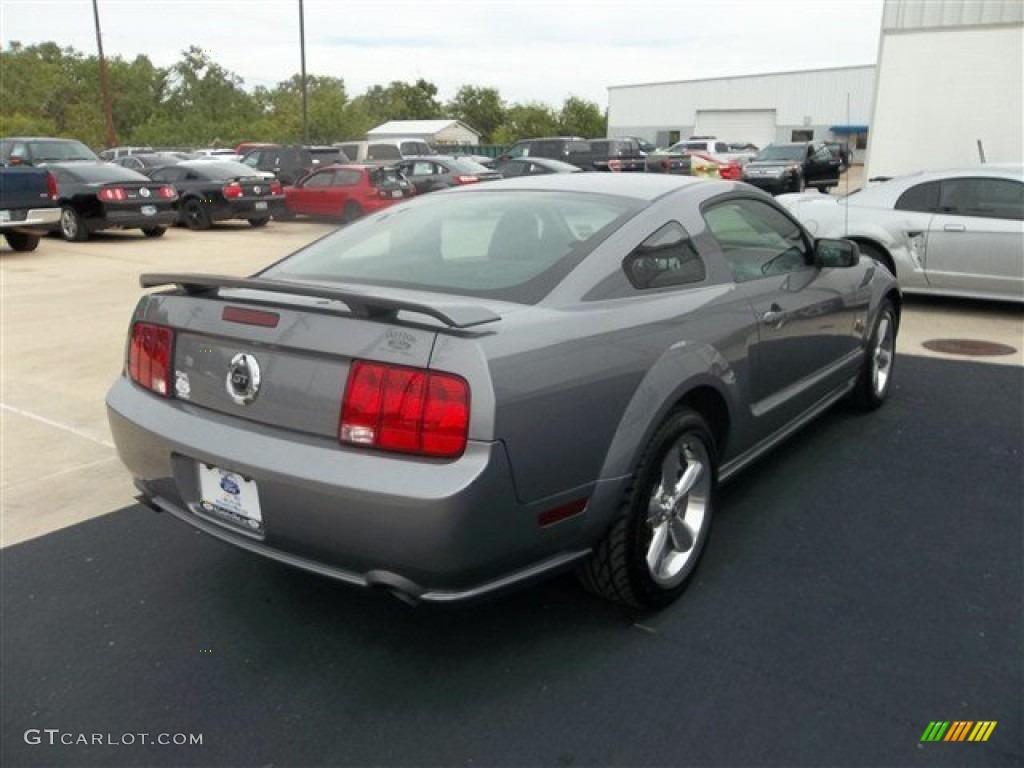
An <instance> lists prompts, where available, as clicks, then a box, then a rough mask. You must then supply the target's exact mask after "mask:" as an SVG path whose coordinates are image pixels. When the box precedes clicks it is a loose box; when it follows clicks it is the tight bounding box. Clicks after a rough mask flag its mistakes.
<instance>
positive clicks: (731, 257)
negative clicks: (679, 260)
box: [704, 198, 807, 283]
mask: <svg viewBox="0 0 1024 768" xmlns="http://www.w3.org/2000/svg"><path fill="white" fill-rule="evenodd" d="M704 221H705V222H706V223H707V226H708V230H709V231H710V232H711V234H712V235H713V236H714V238H715V240H716V241H717V242H718V245H719V247H721V249H722V254H723V255H724V256H725V260H726V262H727V263H728V264H729V268H730V269H731V270H732V274H733V277H734V278H735V279H736V282H737V283H742V282H746V281H747V280H756V279H759V278H762V277H769V276H771V275H780V274H785V273H787V272H797V271H799V270H802V269H804V268H805V267H806V266H807V243H806V241H805V240H804V236H803V233H802V232H801V230H800V227H799V226H797V225H796V224H795V223H794V222H793V221H792V220H791V219H789V218H788V217H787V216H785V215H784V214H783V213H782V212H781V211H779V210H777V209H776V208H775V207H774V206H772V205H769V204H768V203H765V202H763V201H761V200H752V199H749V198H737V199H734V200H727V201H725V202H722V203H718V204H717V205H713V206H710V207H708V208H707V209H705V210H704Z"/></svg>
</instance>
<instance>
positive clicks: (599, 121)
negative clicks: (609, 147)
mask: <svg viewBox="0 0 1024 768" xmlns="http://www.w3.org/2000/svg"><path fill="white" fill-rule="evenodd" d="M558 130H559V132H560V133H561V134H562V135H563V136H583V137H584V138H588V139H592V138H596V137H599V136H604V135H605V132H606V131H607V130H608V119H607V117H606V116H605V115H603V114H601V108H600V107H599V106H597V104H595V103H594V102H592V101H586V100H585V99H581V98H579V97H577V96H570V97H569V98H567V99H566V100H565V103H563V104H562V111H561V112H560V113H559V115H558Z"/></svg>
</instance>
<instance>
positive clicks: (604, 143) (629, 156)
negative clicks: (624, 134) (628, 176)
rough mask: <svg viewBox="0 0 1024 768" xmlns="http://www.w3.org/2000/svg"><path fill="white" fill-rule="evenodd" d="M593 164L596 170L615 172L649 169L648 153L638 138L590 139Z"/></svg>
mask: <svg viewBox="0 0 1024 768" xmlns="http://www.w3.org/2000/svg"><path fill="white" fill-rule="evenodd" d="M589 143H590V153H591V164H592V165H593V167H594V170H595V171H612V172H615V173H632V172H643V171H646V170H647V154H646V153H645V152H644V151H643V150H641V149H640V144H639V143H638V142H637V140H636V139H632V138H626V139H590V142H589Z"/></svg>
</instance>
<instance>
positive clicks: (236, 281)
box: [139, 273, 501, 328]
mask: <svg viewBox="0 0 1024 768" xmlns="http://www.w3.org/2000/svg"><path fill="white" fill-rule="evenodd" d="M139 285H141V286H142V287H143V288H155V287H157V286H160V285H176V286H178V288H179V289H181V290H182V291H184V292H185V293H187V294H203V293H215V292H216V291H218V290H219V289H221V288H243V289H249V290H254V291H269V292H272V293H287V294H291V295H294V296H310V297H313V298H318V299H332V300H335V301H341V302H344V303H345V305H347V306H348V308H349V310H350V311H351V312H352V314H354V315H356V316H357V317H363V318H367V319H370V320H391V319H394V318H395V316H396V315H397V314H398V313H399V312H415V313H417V314H420V315H427V316H428V317H433V318H435V319H436V320H440V321H441V322H442V323H444V324H445V325H447V326H448V327H449V328H472V327H473V326H476V325H484V324H485V323H493V322H495V321H496V320H500V319H501V315H498V314H495V313H494V312H492V311H491V310H489V309H487V308H486V307H480V306H475V305H472V304H435V305H428V304H420V303H418V302H414V301H406V300H405V299H396V298H391V297H387V296H374V295H371V294H365V293H359V292H357V291H350V290H344V289H339V288H328V287H325V286H321V285H310V284H309V283H292V282H286V281H283V280H266V279H264V278H261V277H228V276H226V275H202V274H195V273H181V274H165V273H147V274H144V275H141V276H140V277H139Z"/></svg>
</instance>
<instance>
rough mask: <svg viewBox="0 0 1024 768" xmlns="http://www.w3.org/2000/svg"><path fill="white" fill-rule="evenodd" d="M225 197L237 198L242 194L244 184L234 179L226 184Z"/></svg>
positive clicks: (229, 198)
mask: <svg viewBox="0 0 1024 768" xmlns="http://www.w3.org/2000/svg"><path fill="white" fill-rule="evenodd" d="M223 191H224V197H226V198H227V199H228V200H234V199H235V198H238V197H241V196H242V185H241V184H239V183H238V182H237V181H232V182H231V183H230V184H225V185H224V190H223Z"/></svg>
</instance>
